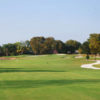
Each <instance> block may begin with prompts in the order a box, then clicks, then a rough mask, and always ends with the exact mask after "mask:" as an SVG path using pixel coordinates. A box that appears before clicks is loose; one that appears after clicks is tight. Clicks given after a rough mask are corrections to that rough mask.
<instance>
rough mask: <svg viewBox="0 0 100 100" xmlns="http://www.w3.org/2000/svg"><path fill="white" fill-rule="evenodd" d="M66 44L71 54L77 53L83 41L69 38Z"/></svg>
mask: <svg viewBox="0 0 100 100" xmlns="http://www.w3.org/2000/svg"><path fill="white" fill-rule="evenodd" d="M65 44H66V49H67V52H69V53H71V54H72V53H75V51H76V50H78V49H79V47H80V46H81V43H80V42H78V41H76V40H68V41H67V42H66V43H65Z"/></svg>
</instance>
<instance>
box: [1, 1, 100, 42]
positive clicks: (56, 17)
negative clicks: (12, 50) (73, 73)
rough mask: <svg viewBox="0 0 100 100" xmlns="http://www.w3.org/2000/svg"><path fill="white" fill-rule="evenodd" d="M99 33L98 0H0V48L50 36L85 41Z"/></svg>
mask: <svg viewBox="0 0 100 100" xmlns="http://www.w3.org/2000/svg"><path fill="white" fill-rule="evenodd" d="M94 32H96V33H99V32H100V0H0V44H4V43H8V42H9V43H10V42H11V43H13V42H16V41H24V40H29V39H30V38H31V37H34V36H45V37H49V36H53V37H55V39H60V40H62V41H66V40H69V39H75V40H78V41H80V42H83V41H85V40H86V39H87V38H88V36H89V34H90V33H94Z"/></svg>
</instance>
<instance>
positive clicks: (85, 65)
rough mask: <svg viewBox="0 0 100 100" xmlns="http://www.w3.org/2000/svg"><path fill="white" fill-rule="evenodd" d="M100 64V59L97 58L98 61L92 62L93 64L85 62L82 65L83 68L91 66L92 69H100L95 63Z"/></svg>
mask: <svg viewBox="0 0 100 100" xmlns="http://www.w3.org/2000/svg"><path fill="white" fill-rule="evenodd" d="M98 64H100V60H97V61H96V63H92V64H84V65H82V66H81V67H82V68H90V69H100V68H96V67H94V66H93V65H98Z"/></svg>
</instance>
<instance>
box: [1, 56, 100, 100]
mask: <svg viewBox="0 0 100 100" xmlns="http://www.w3.org/2000/svg"><path fill="white" fill-rule="evenodd" d="M74 56H75V55H62V56H59V55H47V56H19V57H17V59H16V60H0V100H100V71H99V70H92V69H82V68H80V66H81V65H82V64H86V63H92V61H86V60H85V59H84V58H81V59H75V58H74Z"/></svg>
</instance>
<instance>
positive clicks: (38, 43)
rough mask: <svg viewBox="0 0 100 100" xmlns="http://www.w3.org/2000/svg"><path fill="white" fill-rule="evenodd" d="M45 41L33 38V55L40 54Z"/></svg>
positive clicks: (31, 42) (40, 38) (41, 38)
mask: <svg viewBox="0 0 100 100" xmlns="http://www.w3.org/2000/svg"><path fill="white" fill-rule="evenodd" d="M44 41H45V38H44V37H33V38H32V39H31V41H30V45H31V47H32V50H33V53H34V54H35V55H37V54H40V51H41V44H43V43H44Z"/></svg>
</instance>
